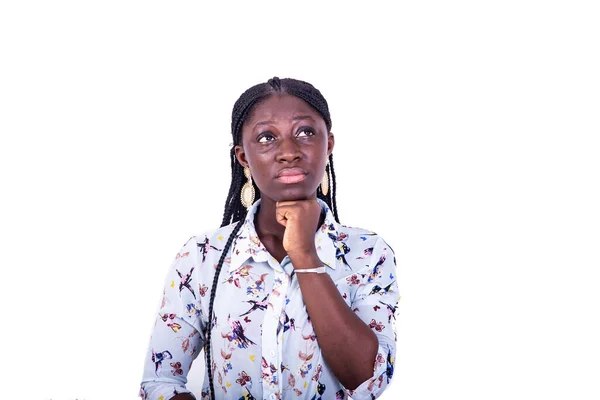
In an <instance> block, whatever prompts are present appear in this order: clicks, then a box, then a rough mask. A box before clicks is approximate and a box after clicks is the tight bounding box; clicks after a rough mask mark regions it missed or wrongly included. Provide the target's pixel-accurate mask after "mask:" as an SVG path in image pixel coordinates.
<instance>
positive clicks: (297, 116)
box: [254, 115, 315, 128]
mask: <svg viewBox="0 0 600 400" xmlns="http://www.w3.org/2000/svg"><path fill="white" fill-rule="evenodd" d="M303 119H310V120H311V121H314V120H315V119H314V118H313V117H311V116H310V115H296V116H295V117H294V118H292V121H301V120H303ZM272 123H273V121H272V120H269V121H260V122H257V123H256V125H254V127H255V128H256V127H258V126H261V125H271V124H272Z"/></svg>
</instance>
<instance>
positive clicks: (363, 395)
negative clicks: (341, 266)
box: [345, 238, 400, 400]
mask: <svg viewBox="0 0 600 400" xmlns="http://www.w3.org/2000/svg"><path fill="white" fill-rule="evenodd" d="M359 276H360V279H361V283H360V284H359V285H358V289H357V291H356V294H355V296H354V300H353V302H352V310H353V311H354V312H355V313H356V315H358V316H359V317H360V319H361V320H362V321H363V322H364V323H365V324H367V325H369V327H371V329H372V330H373V332H374V333H375V335H376V336H377V339H378V341H379V348H378V349H377V356H376V358H375V363H374V365H373V376H372V377H371V378H369V379H367V380H366V381H365V382H363V383H362V384H360V385H359V386H358V387H357V388H356V389H354V390H349V389H345V390H346V393H347V394H348V396H350V397H351V398H352V399H354V400H362V399H374V398H377V397H379V396H380V395H381V393H383V391H384V390H385V389H386V388H387V386H388V385H389V383H390V381H391V379H392V375H393V373H394V361H395V357H396V329H395V320H396V314H397V313H396V310H397V307H398V301H399V300H400V296H399V293H398V284H397V282H396V257H395V256H394V252H393V250H392V248H391V247H390V246H389V245H388V244H387V243H386V242H385V241H384V240H383V239H381V238H379V239H378V241H377V243H376V244H375V246H374V248H373V253H372V257H371V260H370V262H369V264H368V265H367V266H366V267H365V269H364V270H363V271H361V273H360V274H359Z"/></svg>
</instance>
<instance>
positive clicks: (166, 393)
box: [140, 237, 204, 400]
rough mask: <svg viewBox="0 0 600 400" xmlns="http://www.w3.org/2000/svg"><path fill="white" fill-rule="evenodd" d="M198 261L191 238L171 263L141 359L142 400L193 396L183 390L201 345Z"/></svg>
mask: <svg viewBox="0 0 600 400" xmlns="http://www.w3.org/2000/svg"><path fill="white" fill-rule="evenodd" d="M200 260H201V257H200V255H199V252H198V245H197V242H196V238H195V237H192V238H190V239H189V240H188V241H187V243H186V244H185V245H184V246H183V248H182V249H181V250H180V251H179V253H177V255H176V256H175V260H174V261H173V263H172V264H171V267H170V269H169V272H168V274H167V277H166V279H165V285H164V290H163V297H162V301H161V304H160V308H159V310H158V315H157V317H156V321H155V324H154V327H153V329H152V335H151V338H150V344H149V346H148V350H147V352H146V356H145V359H144V374H143V377H142V383H141V388H140V397H141V398H142V399H143V400H168V399H171V398H172V397H173V396H175V395H176V394H179V393H190V394H192V393H191V392H190V391H189V390H188V389H187V388H186V387H185V384H186V383H187V374H188V372H189V370H190V368H191V366H192V362H193V361H194V359H195V358H196V357H197V356H198V354H199V353H200V350H201V349H202V346H203V343H204V335H203V332H204V323H203V319H202V311H201V310H202V307H201V303H200V299H201V297H202V296H200V289H199V281H198V276H199V273H198V272H199V269H200V267H201V265H200V264H201V262H200Z"/></svg>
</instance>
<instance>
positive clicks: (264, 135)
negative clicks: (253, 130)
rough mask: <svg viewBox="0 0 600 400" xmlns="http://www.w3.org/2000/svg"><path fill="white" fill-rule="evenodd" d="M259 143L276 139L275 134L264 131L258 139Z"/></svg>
mask: <svg viewBox="0 0 600 400" xmlns="http://www.w3.org/2000/svg"><path fill="white" fill-rule="evenodd" d="M256 140H257V142H258V143H270V142H271V141H273V140H275V135H273V133H272V132H263V133H261V134H260V135H258V138H257V139H256Z"/></svg>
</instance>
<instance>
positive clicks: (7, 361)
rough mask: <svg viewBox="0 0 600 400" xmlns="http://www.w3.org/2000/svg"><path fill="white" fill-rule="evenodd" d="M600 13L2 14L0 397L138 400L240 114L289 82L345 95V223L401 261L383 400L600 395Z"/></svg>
mask: <svg viewBox="0 0 600 400" xmlns="http://www.w3.org/2000/svg"><path fill="white" fill-rule="evenodd" d="M251 3H252V4H251ZM254 3H259V4H254ZM594 3H595V2H593V1H589V2H584V1H523V0H520V1H502V2H499V1H498V2H489V1H488V2H481V1H454V2H446V1H419V2H401V3H400V4H397V5H396V6H395V7H392V6H391V5H390V4H391V3H390V4H387V3H386V4H385V5H384V3H380V4H381V5H377V4H371V5H369V6H368V7H367V6H365V4H366V3H365V2H361V3H351V2H340V3H337V4H336V5H323V4H320V3H318V2H314V3H311V2H306V1H303V2H294V3H292V2H240V3H231V2H229V3H226V2H219V3H218V4H219V5H218V6H217V5H211V6H208V5H205V4H208V3H205V2H202V3H201V2H197V3H192V2H170V3H169V2H157V1H135V2H134V1H102V2H87V1H71V2H65V1H47V2H42V1H39V2H31V1H18V2H17V1H15V2H3V3H2V5H1V6H0V57H1V62H0V69H1V72H0V133H1V141H0V167H1V169H0V177H1V192H2V193H1V196H0V202H1V203H2V204H1V207H0V213H1V215H0V216H1V222H0V234H1V237H0V246H1V259H0V266H1V287H2V290H1V291H0V296H1V298H0V300H1V302H0V304H1V307H2V308H1V310H2V317H1V319H0V321H1V322H0V323H1V324H2V325H1V332H2V333H1V336H2V342H1V343H2V362H1V364H0V365H1V367H0V368H2V372H1V376H2V378H1V380H2V384H1V388H0V392H1V393H0V397H2V398H7V399H8V398H19V399H43V400H48V399H53V400H74V399H79V400H81V399H85V400H100V399H109V398H110V399H134V398H136V395H137V391H138V384H139V381H140V378H141V373H142V364H143V357H144V354H145V351H146V346H147V344H148V339H149V333H150V329H151V326H152V324H153V320H154V315H155V311H156V308H157V306H158V304H159V301H160V296H161V293H162V283H163V278H164V276H165V274H166V272H167V269H168V266H169V264H170V263H171V260H172V259H173V257H174V255H175V254H176V253H177V251H178V250H179V248H180V247H181V245H183V243H184V242H185V241H186V240H187V239H188V238H189V237H190V236H191V235H193V234H198V233H201V232H203V231H204V230H208V229H213V228H216V227H217V226H218V225H219V224H220V221H221V214H222V209H223V204H224V201H225V196H226V194H227V189H228V186H229V178H230V171H229V159H228V151H229V147H228V146H229V143H230V142H231V136H230V126H229V124H230V113H231V108H232V106H233V103H234V102H235V100H236V99H237V98H238V96H239V95H240V94H241V93H242V92H243V91H244V90H245V89H246V88H248V87H250V86H252V85H254V84H256V83H259V82H264V81H266V80H267V79H269V78H271V77H273V76H275V75H277V76H279V77H282V78H283V77H295V78H299V79H303V80H307V81H309V82H311V83H313V84H314V85H315V86H316V87H317V88H319V89H320V90H321V91H322V93H323V94H324V95H325V97H326V98H327V100H328V102H329V104H330V107H331V113H332V119H333V132H334V133H335V134H336V140H337V142H336V148H335V151H334V157H335V168H336V172H337V176H338V188H339V192H338V206H339V210H340V218H341V220H342V222H343V223H345V224H347V225H352V226H360V227H365V228H368V229H372V230H374V231H376V232H378V233H379V234H380V235H382V236H383V237H384V238H385V239H386V241H388V242H389V243H390V244H391V245H392V247H393V248H394V250H395V252H396V255H397V261H398V268H399V277H400V289H401V292H402V295H403V298H402V300H401V302H400V309H399V311H400V318H399V321H398V333H399V334H398V357H397V364H396V373H395V376H394V381H393V383H392V385H391V387H390V389H389V390H388V391H387V392H386V393H385V394H384V395H383V396H382V398H383V399H411V400H416V399H436V398H460V399H506V398H511V399H532V398H536V399H541V398H545V399H567V398H568V399H598V398H599V397H600V387H599V386H598V378H599V377H600V362H599V361H598V360H600V340H599V339H598V338H600V327H599V324H600V319H599V314H600V295H599V284H600V279H599V275H600V274H599V272H598V271H599V267H600V260H599V258H600V257H599V247H600V246H599V244H600V212H599V207H598V205H599V204H600V194H599V182H600V181H599V171H600V162H599V159H600V156H599V153H600V147H599V146H598V135H599V134H600V124H599V120H600V118H599V117H600V116H599V111H600V79H599V76H600V73H599V71H600V60H599V49H600V40H599V38H600V29H599V25H600V24H599V23H598V21H599V20H600V15H599V13H598V9H597V7H594V6H593V5H594ZM200 370H201V366H200ZM198 373H200V372H198ZM191 379H192V381H193V382H192V388H198V387H199V386H200V382H199V380H201V378H200V376H199V375H194V376H192V377H191ZM16 393H19V395H18V397H9V394H13V395H15V394H16Z"/></svg>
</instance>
